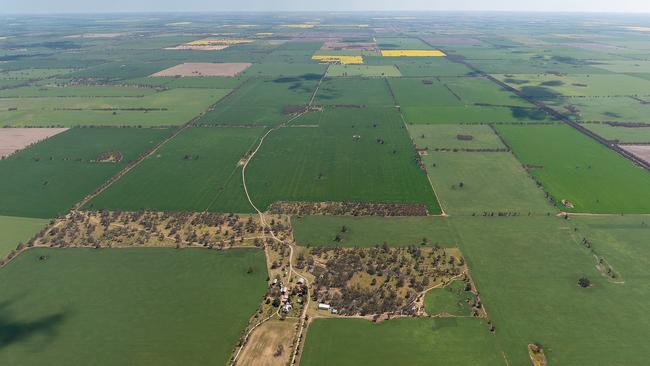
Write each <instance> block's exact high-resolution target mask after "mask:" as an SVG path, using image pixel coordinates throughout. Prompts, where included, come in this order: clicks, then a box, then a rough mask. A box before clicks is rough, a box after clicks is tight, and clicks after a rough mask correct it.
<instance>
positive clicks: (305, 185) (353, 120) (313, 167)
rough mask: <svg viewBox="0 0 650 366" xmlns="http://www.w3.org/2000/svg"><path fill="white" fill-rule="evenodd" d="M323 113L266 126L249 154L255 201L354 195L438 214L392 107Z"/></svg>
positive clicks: (352, 197)
mask: <svg viewBox="0 0 650 366" xmlns="http://www.w3.org/2000/svg"><path fill="white" fill-rule="evenodd" d="M342 80H349V79H342ZM377 82H379V83H382V82H383V81H382V80H377ZM380 85H381V84H380ZM323 113H324V115H323V117H322V118H321V121H320V125H318V127H316V128H285V129H281V130H278V131H275V132H272V133H271V134H270V135H269V136H268V137H267V139H266V141H265V143H264V145H262V147H261V149H260V150H259V152H258V155H256V156H255V157H254V159H253V160H251V162H250V164H249V166H248V169H247V174H246V175H247V184H248V189H249V192H251V194H252V196H253V201H254V202H255V204H256V205H257V206H258V207H260V208H262V209H264V208H266V207H268V205H270V204H271V203H273V202H274V201H280V200H284V201H286V200H290V201H360V202H378V203H421V204H425V205H426V206H427V207H428V209H429V212H430V213H438V212H439V207H438V203H437V201H436V199H435V196H434V193H433V191H432V190H431V186H430V185H429V183H428V181H427V179H426V176H425V173H424V172H423V171H422V170H421V169H420V168H419V167H418V165H417V163H416V160H415V154H416V153H415V151H414V150H413V147H412V146H411V141H410V139H409V137H408V134H407V132H406V130H405V129H404V126H403V124H402V122H401V121H400V118H399V115H398V114H397V113H396V112H395V111H394V110H392V109H388V108H377V109H374V108H373V109H367V108H361V109H358V108H349V109H327V110H325V112H323ZM354 136H358V138H357V139H355V138H354Z"/></svg>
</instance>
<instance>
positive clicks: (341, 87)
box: [314, 78, 395, 107]
mask: <svg viewBox="0 0 650 366" xmlns="http://www.w3.org/2000/svg"><path fill="white" fill-rule="evenodd" d="M314 103H315V104H318V105H326V106H337V105H355V106H370V107H390V106H393V105H394V104H395V102H394V101H393V97H392V96H391V94H390V89H388V85H387V84H386V81H385V80H383V79H376V78H375V79H363V78H331V79H325V80H324V81H323V83H322V84H321V86H320V88H319V89H318V93H317V94H316V99H315V101H314Z"/></svg>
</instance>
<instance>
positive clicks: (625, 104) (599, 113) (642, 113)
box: [556, 97, 650, 125]
mask: <svg viewBox="0 0 650 366" xmlns="http://www.w3.org/2000/svg"><path fill="white" fill-rule="evenodd" d="M648 102H650V98H649V97H642V98H637V99H634V98H631V97H606V98H597V97H596V98H565V99H563V100H562V101H561V102H560V103H559V104H558V105H557V106H556V109H558V110H560V112H563V113H564V114H566V115H568V116H570V117H571V118H573V119H575V120H576V121H585V122H594V121H596V122H624V123H646V124H648V125H650V103H648Z"/></svg>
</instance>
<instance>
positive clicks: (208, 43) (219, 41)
mask: <svg viewBox="0 0 650 366" xmlns="http://www.w3.org/2000/svg"><path fill="white" fill-rule="evenodd" d="M252 42H255V41H253V40H250V39H217V38H207V39H199V40H196V41H192V42H190V43H188V44H189V45H191V46H211V45H227V46H230V45H234V44H242V43H252Z"/></svg>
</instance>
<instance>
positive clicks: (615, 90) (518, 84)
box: [495, 74, 650, 99]
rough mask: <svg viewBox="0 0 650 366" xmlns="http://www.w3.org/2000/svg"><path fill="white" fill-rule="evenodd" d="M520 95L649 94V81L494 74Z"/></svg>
mask: <svg viewBox="0 0 650 366" xmlns="http://www.w3.org/2000/svg"><path fill="white" fill-rule="evenodd" d="M495 76H496V77H497V78H499V79H501V80H502V81H504V82H506V83H508V84H510V85H512V86H514V87H515V88H517V89H519V90H521V91H522V92H524V94H526V95H528V96H530V97H534V98H541V99H547V98H552V97H554V96H555V97H557V96H558V95H564V96H589V97H594V96H625V95H639V96H642V95H643V96H645V95H650V80H644V79H641V78H637V77H634V76H630V75H625V74H596V75H582V74H570V75H556V74H535V75H532V74H517V75H495Z"/></svg>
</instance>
